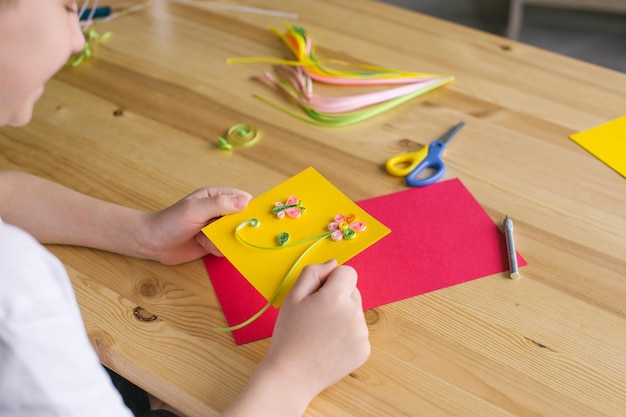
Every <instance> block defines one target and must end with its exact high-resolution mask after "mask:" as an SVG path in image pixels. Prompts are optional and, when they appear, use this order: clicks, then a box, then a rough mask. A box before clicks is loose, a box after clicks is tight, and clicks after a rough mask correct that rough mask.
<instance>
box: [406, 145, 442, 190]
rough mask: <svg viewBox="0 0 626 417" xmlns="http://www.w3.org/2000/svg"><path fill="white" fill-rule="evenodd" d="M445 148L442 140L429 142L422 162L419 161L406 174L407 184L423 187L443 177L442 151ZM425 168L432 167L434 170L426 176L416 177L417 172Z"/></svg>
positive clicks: (419, 172) (417, 175)
mask: <svg viewBox="0 0 626 417" xmlns="http://www.w3.org/2000/svg"><path fill="white" fill-rule="evenodd" d="M445 149H446V144H445V143H443V142H442V141H440V140H436V141H434V142H431V143H430V144H429V145H428V154H427V155H426V158H424V159H423V160H422V162H420V163H419V164H418V165H417V166H416V167H415V169H413V171H411V173H410V174H409V175H407V177H406V183H407V185H409V186H411V187H423V186H425V185H430V184H432V183H435V182H437V181H439V180H440V179H441V178H442V177H443V174H445V173H446V165H445V164H444V162H443V159H442V156H443V151H444V150H445ZM426 169H433V170H434V171H435V172H433V173H432V174H431V175H430V176H428V177H426V178H418V177H419V174H421V173H422V172H423V171H424V170H426Z"/></svg>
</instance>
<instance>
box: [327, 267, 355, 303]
mask: <svg viewBox="0 0 626 417" xmlns="http://www.w3.org/2000/svg"><path fill="white" fill-rule="evenodd" d="M357 281H358V274H357V272H356V270H355V269H354V268H352V267H351V266H346V265H342V266H338V267H337V268H335V269H334V270H333V271H332V272H331V273H330V275H329V276H328V278H327V279H326V282H325V283H324V285H323V288H322V290H323V291H324V292H331V293H335V294H343V293H345V294H350V295H353V293H354V292H356V293H357V296H358V297H359V300H360V294H359V293H358V290H357V288H356V284H357Z"/></svg>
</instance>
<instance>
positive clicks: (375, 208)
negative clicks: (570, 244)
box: [204, 179, 526, 344]
mask: <svg viewBox="0 0 626 417" xmlns="http://www.w3.org/2000/svg"><path fill="white" fill-rule="evenodd" d="M358 205H359V206H361V207H362V208H363V209H364V210H365V211H367V212H368V213H370V214H371V215H372V216H374V217H375V218H377V219H378V220H379V221H380V222H382V223H383V224H385V225H386V226H387V227H389V228H390V229H391V233H390V234H389V235H387V236H386V237H384V238H383V239H382V240H380V241H379V242H378V243H376V244H374V245H373V246H371V247H370V248H368V249H367V250H365V251H364V252H362V253H361V254H359V255H357V256H355V257H354V258H352V259H351V260H349V261H348V262H346V264H347V265H351V266H353V267H354V268H356V270H357V271H358V273H359V283H358V287H359V290H360V291H361V295H362V298H363V308H364V309H365V310H367V309H370V308H373V307H378V306H381V305H384V304H389V303H392V302H395V301H399V300H403V299H405V298H410V297H414V296H416V295H420V294H424V293H427V292H430V291H435V290H438V289H441V288H446V287H449V286H452V285H456V284H460V283H463V282H466V281H470V280H473V279H477V278H480V277H484V276H487V275H492V274H496V273H499V272H503V271H508V268H509V266H508V261H507V257H506V243H505V241H504V234H503V233H502V231H501V230H500V229H499V228H498V226H497V225H496V224H494V222H493V221H492V220H491V218H490V217H489V216H488V215H487V213H486V212H485V211H484V210H483V209H482V207H481V206H480V205H479V204H478V202H477V201H476V200H475V199H474V197H473V196H472V195H471V194H470V193H469V191H468V190H467V189H466V188H465V187H464V186H463V184H462V183H461V182H460V181H459V180H458V179H455V180H449V181H443V182H439V183H436V184H433V185H429V186H428V187H421V188H412V189H407V190H405V191H400V192H397V193H394V194H389V195H384V196H381V197H375V198H372V199H368V200H363V201H360V202H358ZM518 261H519V265H520V266H522V265H525V264H526V262H525V261H524V259H522V257H521V256H519V254H518ZM204 262H205V265H206V268H207V272H208V273H209V277H210V279H211V282H212V284H213V287H214V289H215V293H216V294H217V297H218V299H219V301H220V304H221V306H222V309H223V311H224V315H225V316H226V320H227V322H228V324H229V325H231V326H232V325H235V324H238V323H240V322H242V321H244V320H246V319H248V318H249V317H251V316H252V315H254V314H255V313H256V312H257V311H259V310H260V309H261V308H263V307H264V306H265V304H266V303H267V301H266V300H265V298H264V297H263V296H262V295H261V294H259V293H258V292H257V291H256V290H255V289H254V287H253V286H252V285H251V284H250V283H249V282H248V281H247V280H246V279H245V278H244V277H243V276H242V275H241V274H239V272H238V271H237V270H236V269H235V268H234V267H233V266H232V265H231V264H230V262H228V260H227V259H225V258H217V257H214V256H207V257H206V258H205V259H204ZM277 315H278V309H276V308H273V307H271V308H270V309H269V310H268V311H266V312H265V313H264V314H263V315H262V316H261V317H260V318H259V319H257V320H256V321H254V322H253V323H252V324H250V325H248V326H246V327H244V328H242V329H240V330H236V331H234V332H233V337H234V339H235V343H237V344H243V343H248V342H252V341H254V340H258V339H262V338H266V337H270V336H271V335H272V331H273V328H274V323H275V321H276V317H277Z"/></svg>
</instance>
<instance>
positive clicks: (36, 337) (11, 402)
mask: <svg viewBox="0 0 626 417" xmlns="http://www.w3.org/2000/svg"><path fill="white" fill-rule="evenodd" d="M0 416H6V417H9V416H10V417H31V416H32V417H35V416H36V417H48V416H50V417H52V416H55V417H56V416H59V417H60V416H63V417H74V416H75V417H87V416H89V417H100V416H102V417H105V416H106V417H132V413H131V412H130V410H129V409H128V408H126V406H125V405H124V402H123V400H122V398H121V396H120V394H119V393H118V391H117V390H116V389H115V388H114V387H113V385H112V383H111V380H110V378H109V376H108V375H107V374H106V372H105V370H104V369H103V367H102V366H101V365H100V362H99V360H98V357H97V355H96V353H95V352H94V350H93V348H92V347H91V344H90V343H89V340H88V338H87V335H86V333H85V327H84V324H83V321H82V318H81V315H80V311H79V309H78V305H77V303H76V299H75V297H74V292H73V290H72V286H71V283H70V280H69V277H68V275H67V272H66V271H65V269H64V268H63V265H62V264H61V262H60V261H59V260H58V259H57V258H56V257H54V256H53V255H52V254H51V253H50V252H48V251H47V250H46V249H45V248H44V247H43V246H41V245H40V244H39V243H37V241H36V240H35V239H34V238H33V237H31V236H30V235H29V234H27V233H26V232H24V231H22V230H20V229H18V228H16V227H14V226H11V225H8V224H6V223H3V222H2V219H0Z"/></svg>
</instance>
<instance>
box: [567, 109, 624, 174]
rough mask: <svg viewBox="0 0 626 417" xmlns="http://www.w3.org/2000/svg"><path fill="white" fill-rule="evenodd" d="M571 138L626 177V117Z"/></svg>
mask: <svg viewBox="0 0 626 417" xmlns="http://www.w3.org/2000/svg"><path fill="white" fill-rule="evenodd" d="M570 138H571V139H572V140H573V141H574V142H576V143H578V144H579V145H580V146H582V147H583V148H585V149H586V150H587V151H589V152H591V153H592V154H593V155H594V156H595V157H596V158H598V159H599V160H601V161H602V162H604V163H605V164H607V165H608V166H610V167H611V168H613V169H614V170H615V171H617V172H619V173H620V174H622V176H623V177H626V116H622V117H620V118H618V119H615V120H613V121H610V122H608V123H604V124H602V125H600V126H596V127H594V128H591V129H589V130H585V131H584V132H580V133H575V134H573V135H571V136H570Z"/></svg>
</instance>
